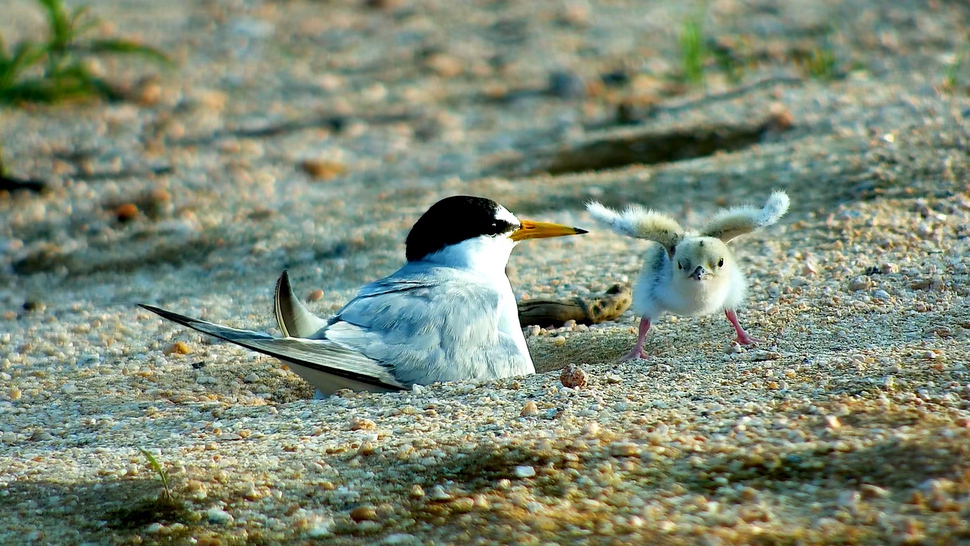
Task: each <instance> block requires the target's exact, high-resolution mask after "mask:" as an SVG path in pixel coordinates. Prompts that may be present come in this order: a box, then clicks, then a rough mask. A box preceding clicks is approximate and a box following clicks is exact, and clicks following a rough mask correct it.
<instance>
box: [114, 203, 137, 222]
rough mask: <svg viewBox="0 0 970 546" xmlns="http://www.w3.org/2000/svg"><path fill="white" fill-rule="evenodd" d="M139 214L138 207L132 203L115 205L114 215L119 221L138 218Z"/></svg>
mask: <svg viewBox="0 0 970 546" xmlns="http://www.w3.org/2000/svg"><path fill="white" fill-rule="evenodd" d="M139 214H140V213H139V211H138V207H137V206H135V204H134V203H125V204H123V205H118V206H117V207H115V217H116V218H117V219H118V221H119V222H121V223H125V222H130V221H132V220H134V219H135V218H138V215H139Z"/></svg>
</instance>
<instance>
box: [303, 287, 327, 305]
mask: <svg viewBox="0 0 970 546" xmlns="http://www.w3.org/2000/svg"><path fill="white" fill-rule="evenodd" d="M321 299H323V290H320V289H319V288H317V289H316V290H312V291H311V292H310V293H309V294H307V297H306V301H308V302H311V301H320V300H321Z"/></svg>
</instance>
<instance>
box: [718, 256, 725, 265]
mask: <svg viewBox="0 0 970 546" xmlns="http://www.w3.org/2000/svg"><path fill="white" fill-rule="evenodd" d="M717 266H718V267H724V258H721V259H720V260H718V261H717Z"/></svg>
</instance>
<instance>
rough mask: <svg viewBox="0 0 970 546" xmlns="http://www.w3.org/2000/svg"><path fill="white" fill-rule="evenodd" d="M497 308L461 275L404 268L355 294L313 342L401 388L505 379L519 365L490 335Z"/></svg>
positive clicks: (471, 278)
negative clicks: (355, 358) (367, 362)
mask: <svg viewBox="0 0 970 546" xmlns="http://www.w3.org/2000/svg"><path fill="white" fill-rule="evenodd" d="M500 300H501V295H500V294H499V292H498V291H497V290H496V289H495V288H494V287H491V286H490V285H488V284H486V283H483V282H481V280H480V279H478V278H477V277H476V276H475V275H473V274H470V273H468V272H464V271H461V270H456V269H452V268H445V267H441V268H434V267H426V266H417V265H415V266H411V267H409V266H405V267H404V268H402V269H401V270H400V271H398V272H397V273H395V274H394V275H391V276H390V277H387V278H385V279H382V280H380V281H377V282H375V283H371V284H369V285H367V286H365V287H364V288H363V289H361V291H360V293H359V294H358V296H357V297H356V298H354V300H352V301H351V302H350V303H348V304H347V305H346V306H345V307H344V308H343V309H341V310H340V311H339V312H338V313H337V315H336V316H335V317H334V318H332V319H331V324H330V326H328V327H327V328H326V329H325V330H324V331H322V332H320V333H319V334H318V335H322V336H325V337H326V339H328V340H330V341H333V342H335V343H337V344H340V345H342V346H344V347H346V348H348V349H352V350H354V351H359V352H360V353H361V354H363V355H365V356H367V357H368V358H371V359H373V360H375V361H378V362H383V363H386V364H389V365H392V366H393V369H394V376H395V378H396V379H397V380H398V381H399V382H401V383H403V384H405V385H410V384H414V383H418V384H423V385H427V384H429V383H434V382H436V381H455V380H460V379H484V378H497V377H505V376H507V375H510V374H509V373H508V371H507V370H509V369H512V370H518V369H524V368H525V365H526V362H525V358H524V357H523V356H522V354H521V352H520V350H519V349H518V347H517V346H516V345H515V342H514V340H512V339H511V337H510V336H508V335H506V334H504V333H502V332H500V331H499V329H498V322H499V314H498V306H499V302H500ZM315 337H316V336H315ZM519 361H521V362H519Z"/></svg>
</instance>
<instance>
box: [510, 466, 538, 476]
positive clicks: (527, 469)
mask: <svg viewBox="0 0 970 546" xmlns="http://www.w3.org/2000/svg"><path fill="white" fill-rule="evenodd" d="M514 473H515V477H516V478H531V477H533V476H535V475H536V469H535V468H533V467H531V466H517V467H515V472H514Z"/></svg>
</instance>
